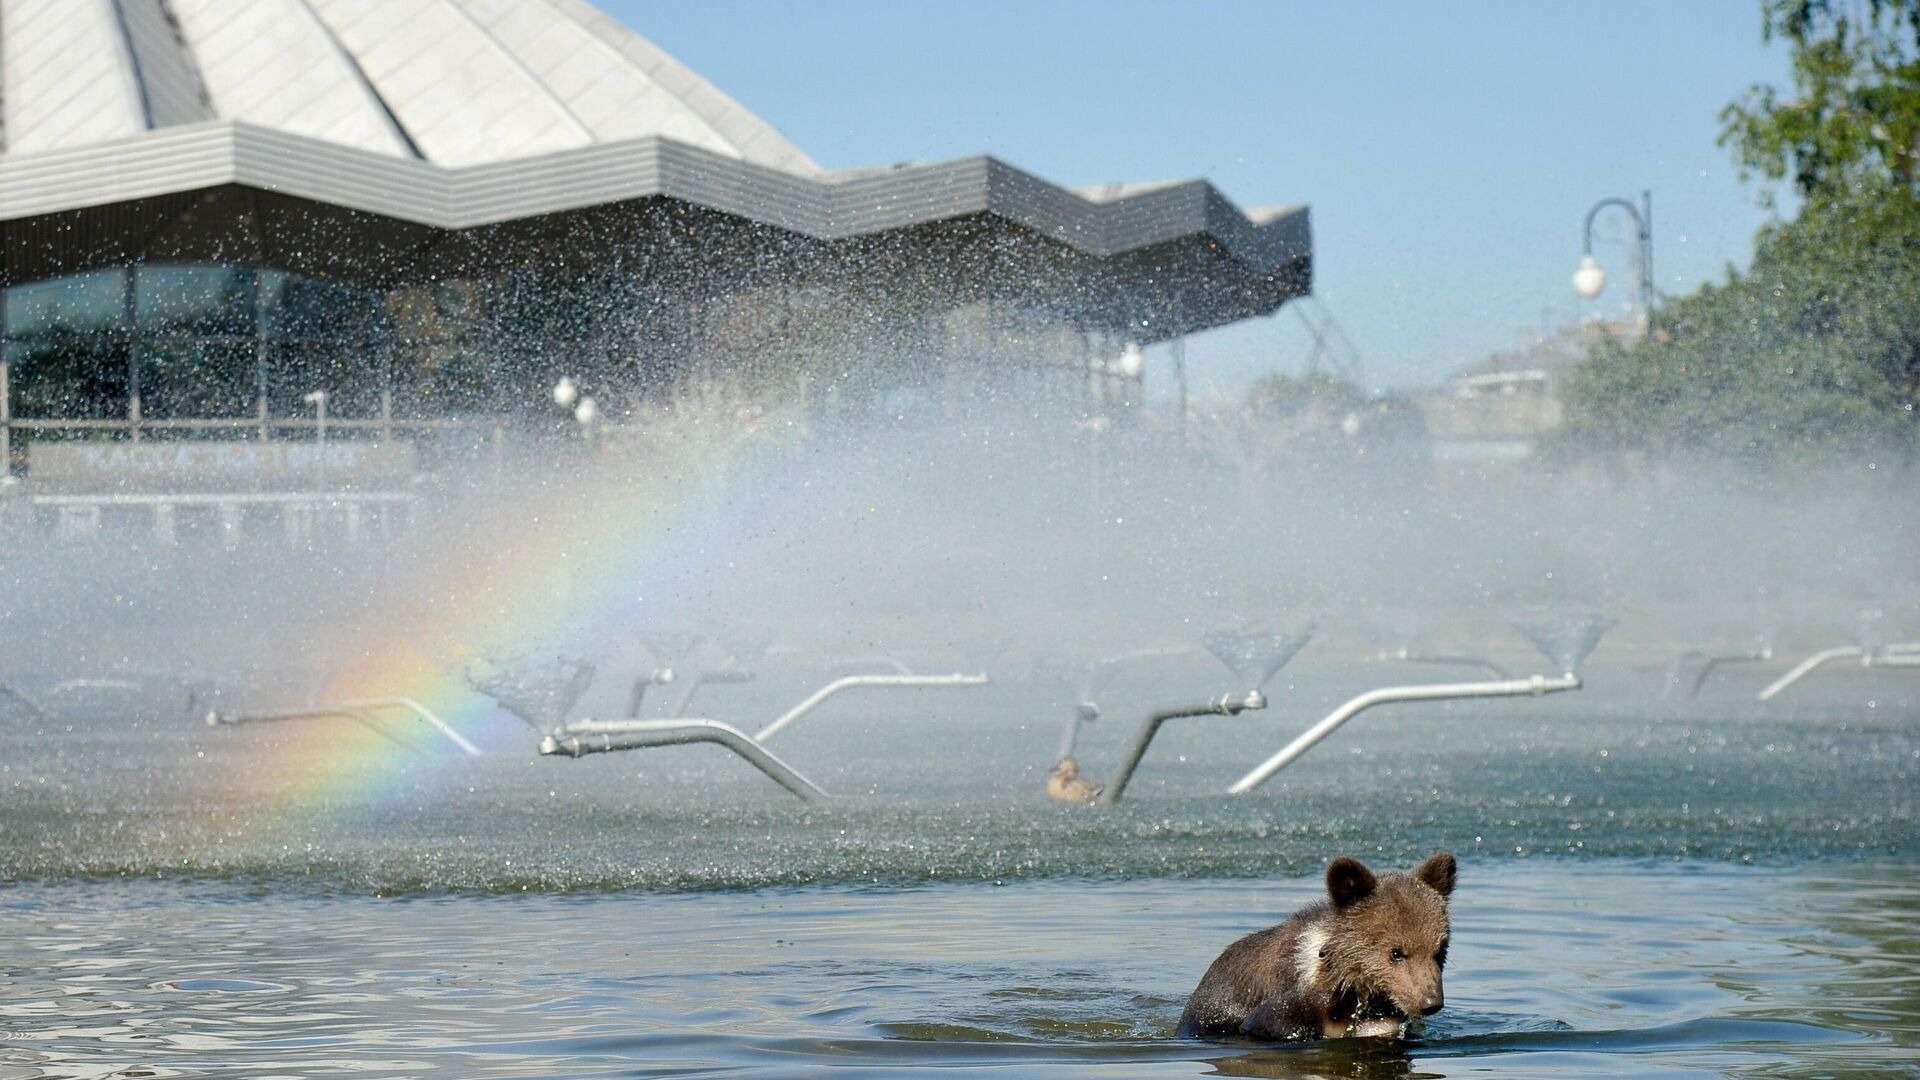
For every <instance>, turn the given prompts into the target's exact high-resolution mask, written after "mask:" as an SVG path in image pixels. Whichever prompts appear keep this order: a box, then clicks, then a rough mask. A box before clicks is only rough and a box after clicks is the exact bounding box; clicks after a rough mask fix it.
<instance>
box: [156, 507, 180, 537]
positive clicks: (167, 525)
mask: <svg viewBox="0 0 1920 1080" xmlns="http://www.w3.org/2000/svg"><path fill="white" fill-rule="evenodd" d="M153 542H154V543H156V544H162V545H164V546H166V547H172V546H174V545H175V544H177V543H179V542H180V534H179V531H178V530H177V529H176V528H175V514H174V507H173V504H172V503H154V504H153Z"/></svg>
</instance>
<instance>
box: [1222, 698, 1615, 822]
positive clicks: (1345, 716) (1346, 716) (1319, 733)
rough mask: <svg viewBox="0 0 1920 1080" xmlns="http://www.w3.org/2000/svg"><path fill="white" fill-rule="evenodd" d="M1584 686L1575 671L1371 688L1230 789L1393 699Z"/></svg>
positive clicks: (1246, 786) (1265, 775)
mask: <svg viewBox="0 0 1920 1080" xmlns="http://www.w3.org/2000/svg"><path fill="white" fill-rule="evenodd" d="M1578 689H1580V677H1579V676H1577V675H1573V674H1571V673H1569V674H1566V675H1560V676H1556V677H1554V678H1548V677H1547V676H1545V675H1535V676H1533V677H1531V678H1527V679H1507V680H1504V681H1501V682H1478V683H1437V684H1432V685H1427V686H1386V687H1382V688H1380V689H1378V690H1369V691H1367V692H1366V693H1364V694H1361V695H1360V696H1359V697H1356V698H1354V699H1353V700H1351V701H1349V702H1347V703H1346V704H1345V705H1342V706H1340V707H1339V708H1337V709H1335V710H1333V711H1332V712H1330V713H1328V714H1327V717H1326V719H1324V720H1322V721H1320V722H1319V723H1317V724H1315V725H1313V726H1312V727H1310V728H1308V729H1307V730H1306V731H1305V732H1304V733H1302V734H1301V735H1300V737H1299V738H1297V739H1295V740H1293V741H1292V742H1290V743H1288V744H1287V745H1286V746H1285V747H1284V748H1282V749H1281V751H1280V752H1279V753H1277V754H1275V755H1273V756H1272V757H1270V758H1268V759H1267V760H1265V761H1263V762H1261V763H1260V766H1259V767H1258V768H1256V769H1254V770H1253V771H1252V772H1250V773H1248V774H1247V775H1245V776H1243V777H1241V778H1240V779H1239V780H1237V781H1235V782H1234V785H1233V786H1232V787H1230V788H1228V789H1227V794H1229V795H1245V794H1246V793H1247V792H1249V791H1252V790H1253V789H1254V788H1257V787H1259V786H1260V785H1261V784H1264V783H1266V782H1267V781H1268V780H1270V779H1272V777H1273V774H1274V773H1277V772H1279V771H1280V770H1281V769H1284V768H1286V767H1287V765H1288V764H1289V763H1291V762H1292V761H1293V759H1295V758H1297V757H1299V756H1300V755H1301V754H1304V753H1306V752H1307V751H1308V750H1310V749H1312V748H1313V744H1315V743H1317V742H1319V741H1320V740H1321V739H1324V738H1326V737H1327V736H1328V735H1331V734H1333V732H1334V730H1335V729H1336V728H1338V727H1339V726H1340V725H1342V724H1344V723H1346V722H1347V721H1349V720H1351V719H1353V718H1354V717H1355V716H1358V715H1359V714H1361V713H1363V712H1365V711H1367V710H1368V709H1371V708H1373V707H1374V706H1375V705H1385V704H1386V703H1388V702H1390V701H1445V700H1449V699H1452V698H1486V697H1522V696H1526V695H1531V696H1533V697H1539V696H1540V695H1542V694H1551V693H1555V692H1557V691H1560V690H1578Z"/></svg>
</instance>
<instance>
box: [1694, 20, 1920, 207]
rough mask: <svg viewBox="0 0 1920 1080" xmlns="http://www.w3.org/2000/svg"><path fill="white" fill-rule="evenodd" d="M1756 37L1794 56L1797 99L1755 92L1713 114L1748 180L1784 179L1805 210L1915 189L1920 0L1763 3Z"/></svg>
mask: <svg viewBox="0 0 1920 1080" xmlns="http://www.w3.org/2000/svg"><path fill="white" fill-rule="evenodd" d="M1762 12H1763V21H1762V25H1763V30H1762V33H1763V35H1764V36H1765V38H1766V39H1767V40H1769V41H1772V40H1784V41H1786V42H1787V43H1788V44H1789V46H1790V47H1791V49H1792V51H1793V83H1794V90H1795V93H1794V95H1793V96H1792V97H1788V98H1783V97H1782V96H1781V95H1780V94H1779V92H1778V91H1776V90H1775V89H1774V88H1773V87H1771V86H1764V85H1763V86H1754V87H1752V88H1750V89H1749V90H1748V91H1747V94H1746V97H1745V98H1744V99H1742V100H1740V101H1736V102H1734V103H1733V104H1731V105H1729V106H1727V107H1726V109H1725V110H1724V111H1722V112H1721V114H1720V119H1721V122H1722V123H1723V125H1724V126H1723V127H1722V128H1721V132H1720V144H1721V145H1722V146H1727V147H1730V148H1732V150H1733V151H1734V154H1735V156H1736V157H1738V158H1739V160H1740V164H1741V167H1742V168H1743V169H1744V170H1746V173H1747V175H1749V176H1751V175H1754V174H1758V175H1761V176H1765V177H1767V178H1768V179H1771V180H1784V179H1787V178H1789V177H1791V178H1792V180H1793V185H1794V187H1795V189H1796V190H1797V191H1798V192H1799V194H1800V195H1801V196H1802V197H1803V198H1805V199H1806V200H1807V201H1808V202H1809V203H1810V204H1818V203H1821V202H1825V201H1830V200H1835V199H1845V198H1847V197H1849V196H1853V195H1857V194H1861V193H1863V192H1871V191H1873V190H1876V189H1884V188H1894V189H1898V190H1904V191H1906V192H1908V193H1912V192H1913V191H1914V190H1915V189H1916V184H1920V0H1852V2H1846V0H1841V2H1839V3H1835V2H1834V0H1766V2H1765V4H1764V6H1763V8H1762Z"/></svg>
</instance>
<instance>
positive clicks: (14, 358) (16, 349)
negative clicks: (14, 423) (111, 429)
mask: <svg viewBox="0 0 1920 1080" xmlns="http://www.w3.org/2000/svg"><path fill="white" fill-rule="evenodd" d="M6 357H7V381H8V383H9V385H10V389H11V390H12V392H13V414H14V417H15V418H16V419H31V420H120V419H125V418H126V415H127V376H128V370H127V346H126V343H125V342H120V341H114V340H112V339H102V338H69V337H59V338H50V339H41V340H33V341H14V342H10V343H9V344H8V345H7V349H6Z"/></svg>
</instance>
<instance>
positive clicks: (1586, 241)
mask: <svg viewBox="0 0 1920 1080" xmlns="http://www.w3.org/2000/svg"><path fill="white" fill-rule="evenodd" d="M1609 206H1617V207H1619V208H1620V209H1622V210H1625V211H1626V212H1627V216H1628V217H1630V218H1632V219H1633V225H1634V234H1635V235H1634V239H1635V244H1634V249H1635V251H1637V252H1638V253H1639V256H1640V273H1639V278H1640V320H1641V321H1642V322H1643V323H1645V324H1646V325H1647V328H1648V329H1651V328H1652V326H1653V192H1651V191H1642V192H1641V193H1640V205H1639V206H1637V207H1636V206H1634V205H1633V204H1632V203H1631V202H1628V201H1627V200H1625V199H1618V198H1614V199H1601V200H1600V201H1599V202H1597V203H1594V204H1593V209H1591V210H1588V211H1587V224H1586V228H1585V229H1584V230H1583V231H1582V234H1581V244H1580V268H1579V269H1577V270H1575V271H1574V272H1573V291H1574V292H1577V293H1579V294H1580V295H1581V296H1582V297H1584V298H1586V299H1588V300H1591V299H1593V298H1594V297H1596V296H1599V295H1600V290H1602V289H1604V288H1606V287H1607V272H1606V271H1605V270H1602V269H1600V264H1599V263H1598V262H1595V261H1594V258H1593V219H1594V218H1596V217H1599V216H1600V211H1602V210H1605V209H1606V208H1607V207H1609Z"/></svg>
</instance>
